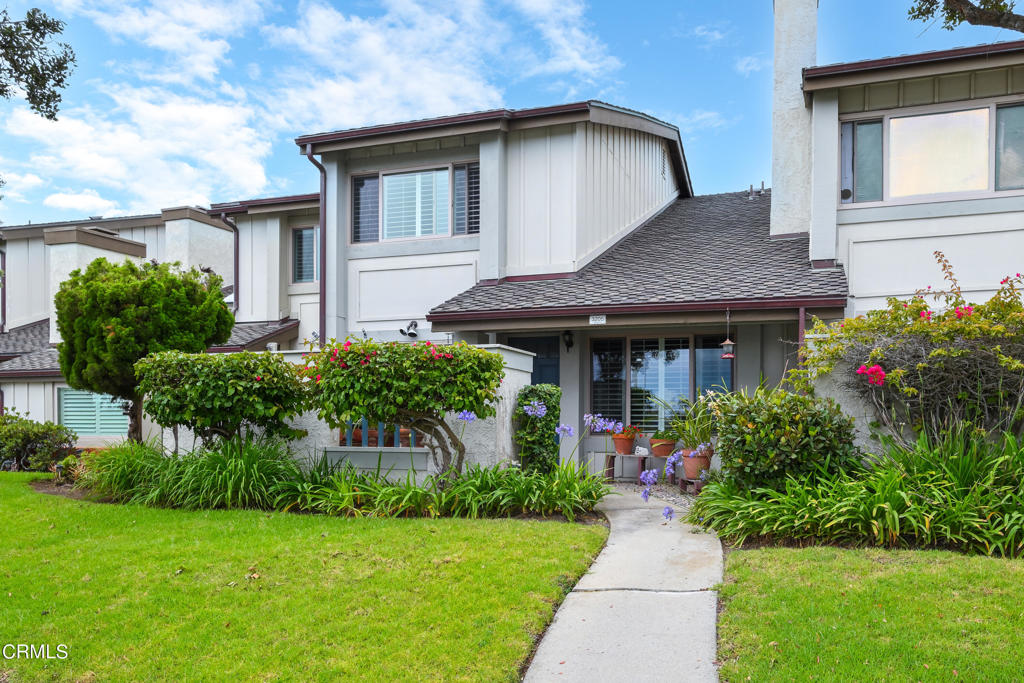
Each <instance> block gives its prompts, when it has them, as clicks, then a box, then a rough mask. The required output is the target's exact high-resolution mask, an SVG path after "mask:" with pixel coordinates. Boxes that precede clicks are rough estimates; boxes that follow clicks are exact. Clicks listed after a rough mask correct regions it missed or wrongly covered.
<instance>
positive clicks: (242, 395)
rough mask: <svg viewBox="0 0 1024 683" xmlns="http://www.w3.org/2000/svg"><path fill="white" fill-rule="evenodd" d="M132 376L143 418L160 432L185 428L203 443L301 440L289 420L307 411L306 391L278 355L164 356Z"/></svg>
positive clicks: (170, 353)
mask: <svg viewBox="0 0 1024 683" xmlns="http://www.w3.org/2000/svg"><path fill="white" fill-rule="evenodd" d="M135 372H136V375H137V376H138V378H139V390H140V391H141V392H142V393H143V394H144V395H145V396H146V402H145V411H146V414H147V415H149V416H150V417H152V418H153V421H154V422H156V423H157V424H158V425H160V426H162V427H175V426H181V427H187V428H188V429H191V430H192V431H193V432H194V433H195V434H196V435H197V436H199V437H201V438H203V439H204V440H208V439H210V438H211V437H216V436H219V437H226V438H235V437H241V436H243V432H245V433H246V434H251V433H253V432H258V433H260V434H263V435H268V436H281V437H286V438H295V437H298V436H301V435H302V432H298V431H296V430H294V429H293V428H292V427H291V426H289V424H288V420H289V419H291V418H293V417H295V416H296V415H298V414H299V413H301V412H303V411H304V410H306V409H307V406H308V403H309V391H308V389H307V386H306V385H305V384H304V383H303V380H302V377H301V376H300V374H299V368H298V367H297V366H295V365H294V364H292V363H289V362H288V361H287V360H285V359H284V358H283V357H281V356H279V355H276V354H272V353H267V352H262V353H252V352H242V353H223V354H220V353H219V354H208V353H181V352H180V351H164V352H162V353H154V354H151V355H149V356H147V357H145V358H143V359H142V360H140V361H139V362H138V363H136V364H135Z"/></svg>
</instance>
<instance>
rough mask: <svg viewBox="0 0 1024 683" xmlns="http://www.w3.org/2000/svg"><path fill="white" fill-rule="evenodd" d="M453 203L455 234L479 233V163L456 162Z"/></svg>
mask: <svg viewBox="0 0 1024 683" xmlns="http://www.w3.org/2000/svg"><path fill="white" fill-rule="evenodd" d="M454 171H455V188H454V191H453V193H452V194H453V202H452V203H453V204H454V205H455V208H454V210H455V214H454V217H455V221H454V223H455V234H456V235H476V234H479V233H480V164H479V163H477V162H473V163H471V164H457V165H456V166H455V168H454Z"/></svg>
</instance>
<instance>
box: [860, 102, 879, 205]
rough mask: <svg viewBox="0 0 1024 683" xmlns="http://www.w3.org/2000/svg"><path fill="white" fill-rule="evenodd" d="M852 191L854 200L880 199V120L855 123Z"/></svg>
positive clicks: (874, 200)
mask: <svg viewBox="0 0 1024 683" xmlns="http://www.w3.org/2000/svg"><path fill="white" fill-rule="evenodd" d="M853 147H854V157H853V193H854V199H853V200H854V201H855V202H878V201H881V200H882V122H881V121H863V122H860V123H858V124H857V127H856V133H855V135H854V141H853Z"/></svg>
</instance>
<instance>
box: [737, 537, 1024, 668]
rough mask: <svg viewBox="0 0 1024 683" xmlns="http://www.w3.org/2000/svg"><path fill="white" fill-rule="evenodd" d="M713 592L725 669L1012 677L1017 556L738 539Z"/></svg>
mask: <svg viewBox="0 0 1024 683" xmlns="http://www.w3.org/2000/svg"><path fill="white" fill-rule="evenodd" d="M720 595H721V598H722V601H723V605H724V610H723V612H722V614H721V615H720V618H719V633H718V637H719V659H720V661H721V662H722V669H721V674H722V679H723V680H728V681H744V680H812V679H813V680H848V681H854V680H862V681H863V680H899V681H903V680H907V681H910V680H916V681H929V680H943V681H946V680H953V679H954V678H955V680H967V681H971V680H975V681H995V680H1020V677H1021V660H1020V657H1019V653H1020V652H1021V651H1022V650H1024V561H1021V560H1005V559H997V558H992V557H981V556H973V557H972V556H965V555H961V554H957V553H952V552H946V551H934V550H929V551H921V550H918V551H914V550H881V549H870V550H867V549H865V550H858V549H842V548H834V547H810V548H802V549H793V548H762V549H758V550H738V551H734V552H731V553H730V554H729V555H728V558H727V561H726V582H725V584H724V586H723V587H722V591H721V594H720ZM748 677H749V678H748Z"/></svg>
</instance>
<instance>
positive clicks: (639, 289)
mask: <svg viewBox="0 0 1024 683" xmlns="http://www.w3.org/2000/svg"><path fill="white" fill-rule="evenodd" d="M770 210H771V192H770V190H769V191H766V192H765V193H764V194H763V195H759V194H756V193H755V194H754V196H753V198H751V196H750V194H749V193H748V192H732V193H727V194H716V195H703V196H698V197H693V198H688V199H679V200H676V201H675V202H674V203H673V204H671V205H670V206H669V207H668V208H666V209H665V210H664V211H662V212H661V213H660V214H658V215H657V216H655V217H653V218H651V219H650V220H649V221H647V223H645V224H644V225H642V226H640V227H639V228H637V229H636V230H634V231H633V232H632V233H630V234H629V235H628V236H626V237H625V238H623V239H622V240H621V241H619V242H618V243H617V244H615V245H614V246H612V247H611V248H610V249H608V250H607V251H606V252H605V253H604V254H602V255H601V256H600V257H598V258H597V259H595V260H594V261H593V262H592V263H590V264H589V265H587V266H586V267H585V268H583V269H582V270H580V271H579V272H578V273H575V274H572V275H570V276H568V277H563V278H557V279H550V278H549V279H542V278H538V279H530V280H520V279H516V280H512V279H506V280H503V281H501V280H500V281H498V282H497V283H493V284H492V283H478V284H476V285H474V286H473V287H472V288H470V289H468V290H466V291H465V292H463V293H462V294H459V295H458V296H456V297H454V298H452V299H449V300H448V301H445V302H444V303H442V304H440V305H439V306H437V307H435V308H434V309H433V310H432V311H431V312H430V314H429V315H428V316H427V319H428V320H430V321H432V322H439V323H445V322H459V321H472V320H483V319H501V318H528V317H554V316H563V315H576V314H587V313H595V314H597V313H620V312H621V313H657V312H683V311H707V310H724V309H725V308H732V309H736V310H741V309H763V308H787V307H788V308H794V307H801V306H803V307H808V308H813V307H819V308H824V307H836V306H839V307H841V306H844V305H845V303H846V296H847V283H846V274H845V273H844V272H843V270H842V268H814V267H812V264H811V261H810V259H809V257H808V253H809V252H808V246H809V245H808V239H809V238H808V236H807V235H800V236H796V237H789V236H787V237H785V238H772V237H770V236H769V215H770Z"/></svg>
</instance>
